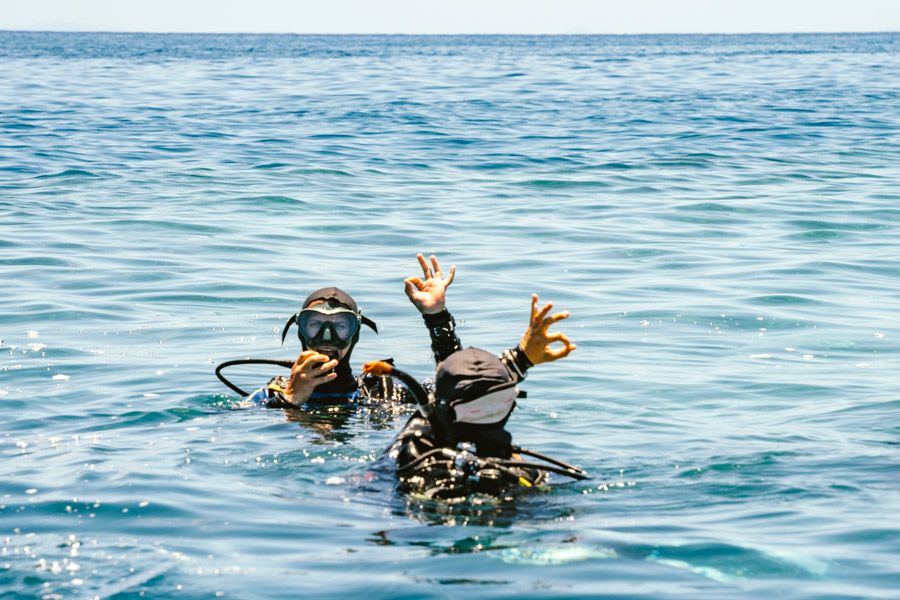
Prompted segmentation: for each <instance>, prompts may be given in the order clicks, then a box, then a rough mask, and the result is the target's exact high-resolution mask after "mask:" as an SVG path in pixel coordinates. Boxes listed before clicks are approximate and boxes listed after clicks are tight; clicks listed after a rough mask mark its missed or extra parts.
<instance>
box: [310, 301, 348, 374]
mask: <svg viewBox="0 0 900 600" xmlns="http://www.w3.org/2000/svg"><path fill="white" fill-rule="evenodd" d="M324 302H325V301H324V300H315V301H313V302H310V303H309V306H310V307H313V306H316V305H317V304H324ZM309 349H310V350H315V351H316V352H319V353H320V354H324V355H325V356H327V357H328V358H332V359H335V360H337V361H341V360H343V359H344V357H345V356H347V354H348V353H349V352H350V346H347V347H346V348H338V347H337V346H334V345H331V344H328V343H327V342H326V343H322V344H319V345H317V346H310V348H309Z"/></svg>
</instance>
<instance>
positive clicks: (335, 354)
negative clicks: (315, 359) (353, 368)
mask: <svg viewBox="0 0 900 600" xmlns="http://www.w3.org/2000/svg"><path fill="white" fill-rule="evenodd" d="M315 350H316V352H318V353H319V354H324V355H325V356H327V357H328V358H330V359H332V360H341V350H340V348H337V347H335V346H319V347H318V348H316V349H315Z"/></svg>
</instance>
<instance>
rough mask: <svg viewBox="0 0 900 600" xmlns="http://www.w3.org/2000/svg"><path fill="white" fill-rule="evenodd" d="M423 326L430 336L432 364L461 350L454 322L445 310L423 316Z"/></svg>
mask: <svg viewBox="0 0 900 600" xmlns="http://www.w3.org/2000/svg"><path fill="white" fill-rule="evenodd" d="M422 318H423V319H425V326H426V327H428V333H429V335H431V351H432V352H434V362H436V363H439V362H441V361H442V360H444V359H445V358H447V357H448V356H450V355H451V354H453V353H454V352H456V351H457V350H461V349H462V342H460V341H459V336H457V335H456V322H455V321H454V320H453V315H451V314H450V311H449V310H447V309H446V308H445V309H444V310H442V311H441V312H439V313H435V314H433V315H428V314H423V315H422Z"/></svg>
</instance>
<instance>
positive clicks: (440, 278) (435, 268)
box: [403, 254, 456, 315]
mask: <svg viewBox="0 0 900 600" xmlns="http://www.w3.org/2000/svg"><path fill="white" fill-rule="evenodd" d="M416 259H418V261H419V265H421V267H422V273H423V274H424V275H425V281H422V280H421V279H419V278H418V277H407V278H406V279H404V280H403V283H404V284H405V285H406V295H407V296H409V299H410V301H411V302H412V303H413V304H415V306H416V308H418V309H419V312H420V313H422V314H424V315H431V314H436V313H439V312H441V311H442V310H444V308H445V303H444V296H445V295H446V293H447V288H448V287H450V284H451V283H452V282H453V276H454V275H456V265H453V266H452V267H450V273H449V274H448V275H447V278H446V279H444V273H443V271H441V265H440V263H439V262H438V259H437V257H436V256H434V255H432V256H431V257H430V259H431V265H430V266H429V264H428V262H427V261H426V260H425V257H424V256H422V255H421V254H416Z"/></svg>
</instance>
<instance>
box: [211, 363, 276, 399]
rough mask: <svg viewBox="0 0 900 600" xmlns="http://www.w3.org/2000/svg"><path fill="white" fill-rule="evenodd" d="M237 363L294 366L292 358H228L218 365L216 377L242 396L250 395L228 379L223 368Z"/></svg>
mask: <svg viewBox="0 0 900 600" xmlns="http://www.w3.org/2000/svg"><path fill="white" fill-rule="evenodd" d="M236 365H276V366H279V367H284V368H286V369H290V368H291V367H293V366H294V361H292V360H278V359H275V358H239V359H237V360H226V361H225V362H223V363H222V364H220V365H219V366H218V367H216V377H218V378H219V381H221V382H222V383H224V384H225V385H227V386H228V387H229V388H231V389H232V390H234V391H235V392H237V393H238V394H240V395H241V396H249V393H248V392H245V391H244V390H242V389H241V388H239V387H238V386H236V385H234V384H233V383H231V382H230V381H228V379H226V378H225V376H224V375H222V369H224V368H226V367H234V366H236Z"/></svg>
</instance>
